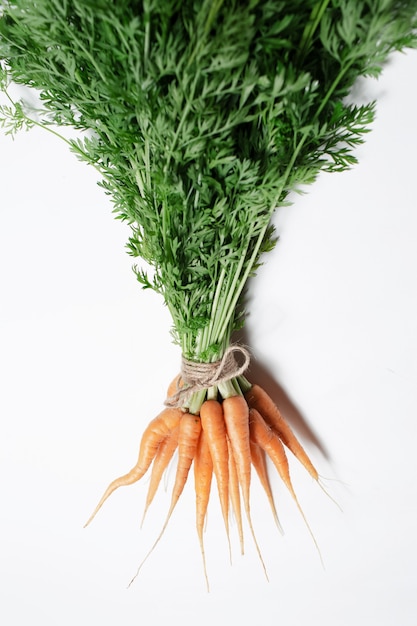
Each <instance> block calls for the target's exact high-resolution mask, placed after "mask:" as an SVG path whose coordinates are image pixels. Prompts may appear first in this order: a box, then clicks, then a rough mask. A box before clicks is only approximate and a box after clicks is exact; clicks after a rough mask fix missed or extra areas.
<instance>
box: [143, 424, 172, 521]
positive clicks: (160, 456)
mask: <svg viewBox="0 0 417 626" xmlns="http://www.w3.org/2000/svg"><path fill="white" fill-rule="evenodd" d="M178 431H179V426H177V428H175V429H174V430H173V431H172V434H171V435H170V436H169V437H166V439H164V440H163V441H162V443H161V444H160V445H159V448H158V452H157V453H156V457H155V459H154V462H153V465H152V473H151V479H150V482H149V487H148V493H147V496H146V503H145V510H144V512H143V517H142V523H141V525H142V524H143V521H144V519H145V515H146V512H147V510H148V508H149V507H150V505H151V503H152V501H153V499H154V497H155V494H156V491H157V489H158V487H159V483H160V482H161V478H162V475H163V473H164V471H165V470H166V468H167V467H168V465H169V463H170V461H171V459H172V457H173V456H174V453H175V450H176V449H177V447H178Z"/></svg>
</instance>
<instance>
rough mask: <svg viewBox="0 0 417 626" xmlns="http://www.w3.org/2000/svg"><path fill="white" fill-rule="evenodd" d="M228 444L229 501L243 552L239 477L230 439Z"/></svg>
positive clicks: (242, 551) (242, 552) (243, 551)
mask: <svg viewBox="0 0 417 626" xmlns="http://www.w3.org/2000/svg"><path fill="white" fill-rule="evenodd" d="M228 446H229V477H230V501H231V503H232V508H233V513H234V514H235V519H236V524H237V529H238V533H239V542H240V553H241V554H242V555H243V554H244V553H245V546H244V538H243V524H242V507H241V505H240V492H239V478H238V476H237V469H236V463H235V460H234V458H233V452H232V450H231V446H230V441H228Z"/></svg>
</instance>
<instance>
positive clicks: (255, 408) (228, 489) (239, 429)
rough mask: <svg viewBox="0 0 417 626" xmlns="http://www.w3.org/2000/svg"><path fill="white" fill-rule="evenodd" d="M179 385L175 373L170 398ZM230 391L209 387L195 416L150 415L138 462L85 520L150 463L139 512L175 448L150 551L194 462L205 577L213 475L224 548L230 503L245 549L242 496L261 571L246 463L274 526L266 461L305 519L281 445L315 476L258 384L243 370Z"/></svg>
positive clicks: (170, 411)
mask: <svg viewBox="0 0 417 626" xmlns="http://www.w3.org/2000/svg"><path fill="white" fill-rule="evenodd" d="M181 384H182V381H181V376H180V375H178V376H177V377H176V378H175V379H174V380H173V381H172V382H171V384H170V385H169V387H168V391H167V396H168V400H169V398H171V397H173V396H174V395H175V393H176V392H177V390H178V387H179V386H180V385H181ZM235 389H236V393H234V394H233V395H226V396H225V397H222V395H221V394H220V392H219V390H218V389H217V388H215V387H212V388H210V389H208V390H207V399H205V400H204V402H203V404H202V405H201V408H200V411H199V414H195V413H190V412H189V411H188V410H186V409H184V408H182V407H174V408H172V407H167V408H165V409H164V410H163V411H162V412H161V413H160V414H159V415H158V416H157V417H155V418H154V419H153V420H152V421H151V422H150V424H149V425H148V427H147V428H146V430H145V432H144V434H143V437H142V440H141V444H140V449H139V456H138V460H137V463H136V465H135V466H134V467H133V468H132V469H131V470H130V472H128V473H127V474H125V475H123V476H120V477H119V478H116V479H115V480H114V481H113V482H111V483H110V485H109V486H108V487H107V489H106V491H105V493H104V494H103V496H102V498H101V500H100V502H99V503H98V505H97V507H96V509H95V510H94V512H93V514H92V515H91V517H90V518H89V520H88V521H87V523H86V526H87V525H88V524H89V523H90V522H91V521H92V519H93V518H94V517H95V515H96V513H97V512H98V510H99V509H100V508H101V506H102V505H103V504H104V502H105V501H106V500H107V498H108V497H109V496H110V495H111V494H112V493H113V492H114V491H115V490H116V489H117V488H118V487H122V486H125V485H131V484H133V483H135V482H137V481H138V480H140V479H141V478H142V477H143V476H144V475H145V474H146V472H147V471H148V470H149V469H150V467H151V465H152V469H151V477H150V482H149V487H148V493H147V497H146V504H145V511H144V514H143V518H144V517H145V515H146V511H147V510H148V507H149V506H150V504H151V503H152V500H153V498H154V496H155V494H156V492H157V489H158V486H159V484H160V482H161V479H162V476H163V474H164V471H165V470H166V469H167V467H168V465H169V463H170V461H171V460H172V458H173V456H174V453H175V452H176V451H178V462H177V468H176V474H175V480H174V485H173V488H172V495H171V505H170V507H169V511H168V514H167V518H166V521H165V523H164V526H163V528H162V531H161V533H160V535H159V537H158V539H157V541H156V542H155V544H154V546H153V547H152V550H153V548H154V547H155V545H156V543H158V541H159V539H160V538H161V536H162V534H163V532H164V530H165V528H166V526H167V524H168V521H169V519H170V517H171V515H172V512H173V510H174V508H175V506H176V504H177V502H178V500H179V498H180V496H181V494H182V492H183V489H184V486H185V484H186V482H187V479H188V476H189V472H190V470H191V466H192V465H193V464H194V487H195V496H196V527H197V533H198V539H199V542H200V549H201V554H202V558H203V565H204V572H205V577H206V581H207V586H208V576H207V569H206V560H205V551H204V542H203V529H204V525H205V519H206V514H207V509H208V504H209V499H210V492H211V484H212V478H213V474H214V476H215V479H216V483H217V490H218V495H219V500H220V506H221V511H222V515H223V520H224V524H225V529H226V534H227V538H228V541H229V550H230V538H229V506H230V504H231V506H232V509H233V513H234V515H235V519H236V521H237V527H238V532H239V540H240V546H241V552H242V554H243V551H244V541H243V525H242V507H241V500H242V501H243V508H244V511H245V514H246V518H247V521H248V524H249V528H250V530H251V533H252V537H253V539H254V541H255V545H256V549H257V551H258V555H259V558H260V560H261V562H262V565H263V568H264V571H265V574H266V568H265V564H264V562H263V559H262V555H261V552H260V549H259V546H258V543H257V541H256V537H255V533H254V529H253V525H252V520H251V513H250V485H251V470H252V466H253V468H254V469H255V470H256V473H257V475H258V477H259V480H260V482H261V485H262V487H263V489H264V491H265V494H266V496H267V498H268V501H269V504H270V506H271V510H272V513H273V516H274V519H275V522H276V524H277V526H278V527H279V528H280V523H279V519H278V515H277V511H276V508H275V503H274V498H273V494H272V490H271V486H270V482H269V477H268V469H267V462H266V459H267V458H269V459H270V461H272V463H273V465H274V466H275V468H276V470H277V471H278V474H279V476H280V477H281V479H282V481H283V482H284V484H285V486H286V487H287V489H288V490H289V492H290V494H291V496H292V498H293V499H294V501H295V503H296V505H297V507H298V509H299V510H300V512H301V514H302V516H303V518H304V520H305V517H304V514H303V511H302V509H301V507H300V504H299V502H298V500H297V496H296V493H295V491H294V488H293V485H292V482H291V477H290V470H289V462H288V458H287V454H286V450H285V448H287V449H288V450H290V451H291V452H292V453H293V454H294V455H295V457H296V458H297V459H298V461H300V462H301V463H302V464H303V466H304V467H305V468H306V470H307V471H308V472H309V474H310V476H312V478H314V480H315V481H319V475H318V472H317V470H316V468H315V467H314V465H313V464H312V462H311V460H310V458H309V457H308V455H307V453H306V452H305V450H304V448H303V447H302V445H301V444H300V442H299V441H298V439H297V437H296V436H295V435H294V433H293V431H292V430H291V428H290V426H289V424H288V423H287V421H286V420H285V419H284V418H283V416H282V414H281V413H280V411H279V409H278V408H277V406H276V404H275V403H274V402H273V400H272V399H271V397H270V396H269V395H268V394H267V393H266V391H265V390H264V389H263V388H262V387H261V386H260V385H258V384H251V383H249V382H248V380H247V379H246V378H245V377H244V376H240V377H239V379H236V380H235ZM305 521H306V520H305ZM306 523H307V522H306ZM307 527H308V524H307ZM310 532H311V531H310ZM312 536H313V535H312ZM313 539H314V537H313ZM152 550H151V551H152ZM138 571H139V570H138ZM266 575H267V574H266Z"/></svg>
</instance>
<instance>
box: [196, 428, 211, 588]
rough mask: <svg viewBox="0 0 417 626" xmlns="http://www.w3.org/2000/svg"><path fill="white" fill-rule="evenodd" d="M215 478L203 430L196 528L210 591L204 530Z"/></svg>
mask: <svg viewBox="0 0 417 626" xmlns="http://www.w3.org/2000/svg"><path fill="white" fill-rule="evenodd" d="M212 476H213V462H212V459H211V454H210V448H209V445H208V442H207V437H206V433H205V432H204V430H201V433H200V438H199V441H198V446H197V453H196V455H195V458H194V484H195V496H196V527H197V534H198V540H199V542H200V549H201V556H202V558H203V566H204V575H205V578H206V583H207V591H209V581H208V576H207V566H206V556H205V551H204V541H203V529H204V521H205V518H206V514H207V507H208V503H209V499H210V489H211V480H212Z"/></svg>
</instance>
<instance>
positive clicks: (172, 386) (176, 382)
mask: <svg viewBox="0 0 417 626" xmlns="http://www.w3.org/2000/svg"><path fill="white" fill-rule="evenodd" d="M182 386H183V381H182V378H181V374H177V375H176V376H175V378H174V379H173V380H171V382H170V383H169V385H168V389H167V397H168V398H170V397H171V396H173V395H174V394H175V393H177V391H178V389H181V387H182Z"/></svg>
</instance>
